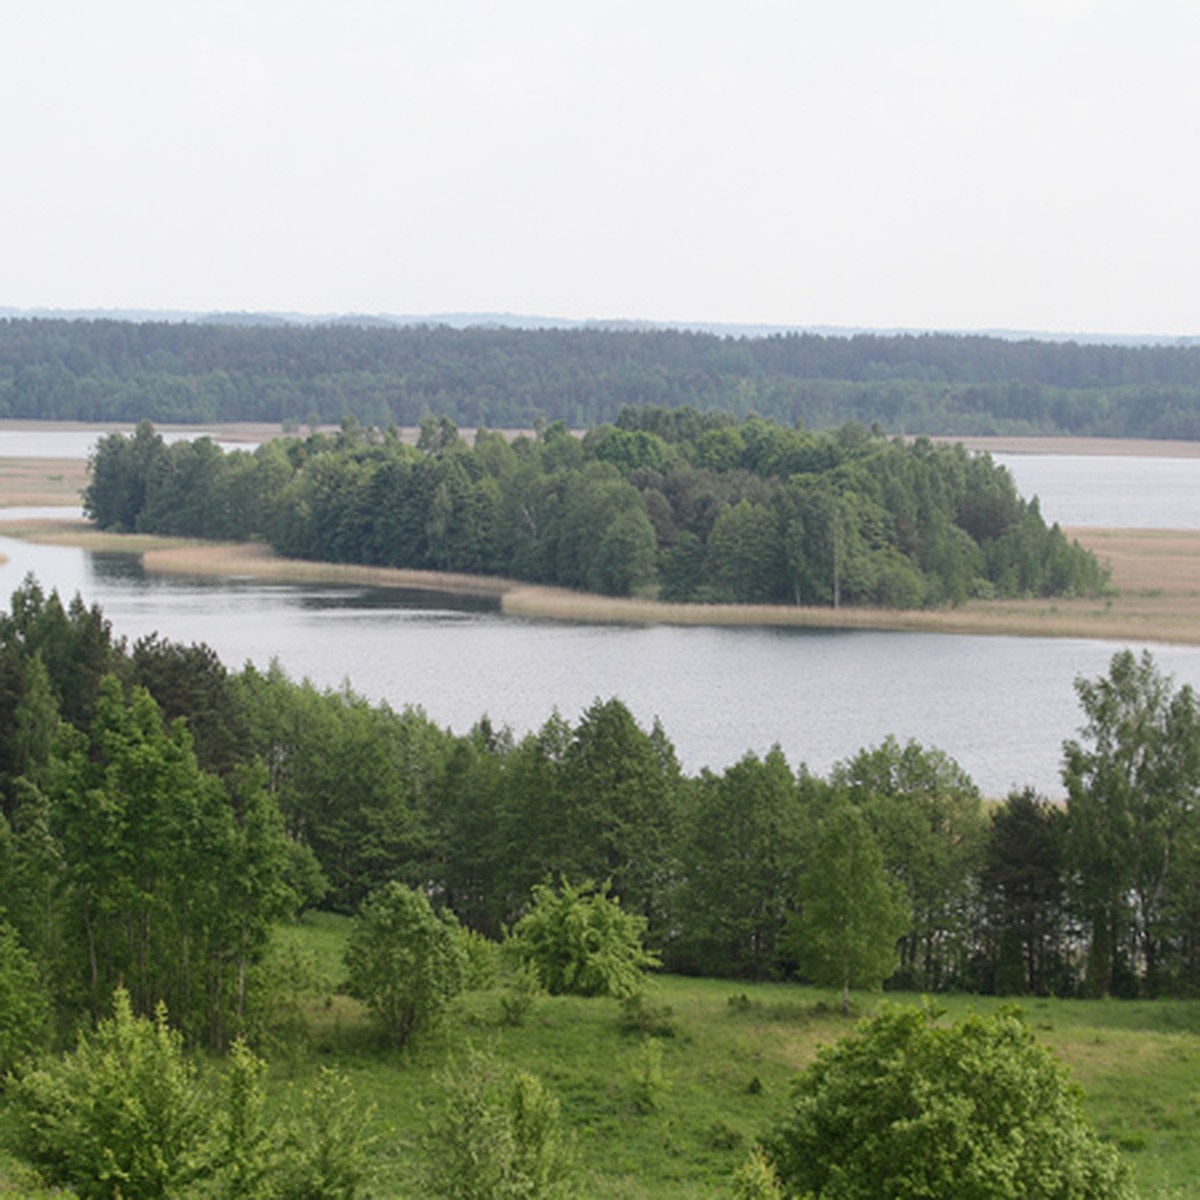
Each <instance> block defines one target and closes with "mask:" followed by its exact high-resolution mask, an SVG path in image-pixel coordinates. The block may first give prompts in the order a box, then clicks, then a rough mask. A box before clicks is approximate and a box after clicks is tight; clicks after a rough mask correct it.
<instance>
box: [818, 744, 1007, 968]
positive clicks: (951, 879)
mask: <svg viewBox="0 0 1200 1200" xmlns="http://www.w3.org/2000/svg"><path fill="white" fill-rule="evenodd" d="M830 779H831V782H832V783H833V785H834V788H835V790H841V791H843V792H844V794H845V796H846V798H847V799H849V800H850V801H851V802H852V803H853V804H854V805H856V806H857V807H859V808H860V809H861V811H862V813H863V815H864V816H865V817H866V820H867V824H868V825H869V827H870V829H871V832H872V833H873V834H874V836H875V839H876V841H877V842H878V845H879V848H880V850H881V851H882V853H883V861H884V866H885V867H886V869H887V871H888V873H889V874H890V875H891V877H892V878H893V879H895V880H896V881H897V882H898V883H899V884H900V885H901V886H902V887H903V889H904V894H905V897H906V899H907V900H908V904H909V907H910V909H911V913H912V922H911V927H910V932H909V933H907V934H906V935H905V936H904V937H903V938H902V939H901V941H900V946H899V949H900V969H899V973H898V976H897V979H896V982H898V983H900V984H901V985H902V986H906V987H917V988H921V989H922V990H926V991H939V990H944V989H946V988H948V987H952V986H955V985H956V984H957V983H958V982H959V981H960V980H961V979H962V978H963V977H964V976H965V974H966V973H967V971H968V969H969V964H970V959H971V952H972V935H973V929H972V924H971V917H972V912H973V910H972V905H971V902H972V899H973V896H974V891H975V877H976V872H977V871H978V869H979V864H980V860H981V857H982V854H983V851H984V847H985V844H986V837H987V820H986V817H985V815H984V811H983V801H982V798H981V797H980V795H979V789H978V788H977V787H976V786H975V784H974V783H973V782H972V781H971V779H970V777H969V776H968V775H967V774H966V773H965V772H964V771H963V770H962V768H961V767H959V765H958V764H957V763H956V762H955V761H954V760H953V759H951V758H950V757H948V756H947V755H946V754H944V753H943V752H942V751H940V750H934V749H927V748H925V747H923V746H921V745H920V744H919V743H918V742H915V741H909V742H907V743H905V744H904V745H903V746H902V745H900V743H899V742H898V741H897V740H896V739H895V738H893V737H889V738H886V739H885V740H884V741H883V743H882V744H881V745H879V746H876V747H873V748H871V749H868V750H863V751H860V752H859V753H858V754H857V755H855V756H854V758H852V759H850V760H849V761H848V762H846V763H841V764H838V765H837V766H835V767H834V769H833V771H832V773H831V776H830Z"/></svg>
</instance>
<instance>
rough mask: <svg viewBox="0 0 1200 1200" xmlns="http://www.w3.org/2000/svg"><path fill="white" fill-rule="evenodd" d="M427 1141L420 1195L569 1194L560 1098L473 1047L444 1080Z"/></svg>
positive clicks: (448, 1199) (504, 1198)
mask: <svg viewBox="0 0 1200 1200" xmlns="http://www.w3.org/2000/svg"><path fill="white" fill-rule="evenodd" d="M443 1089H444V1093H445V1100H444V1102H443V1105H442V1108H441V1111H440V1112H439V1113H438V1114H437V1115H436V1116H435V1118H434V1120H433V1123H432V1128H431V1130H430V1134H429V1137H428V1139H427V1144H426V1158H427V1166H426V1173H425V1180H424V1190H423V1193H422V1194H423V1195H426V1196H429V1197H431V1198H437V1200H567V1198H568V1197H570V1196H571V1195H573V1194H574V1189H573V1186H572V1154H571V1150H570V1146H569V1143H568V1141H567V1138H566V1136H565V1133H564V1131H563V1129H562V1126H561V1120H560V1115H559V1104H558V1101H557V1100H556V1099H555V1098H554V1097H553V1096H552V1095H551V1094H550V1093H549V1092H548V1091H547V1090H546V1088H545V1087H544V1086H543V1085H542V1083H541V1082H540V1081H539V1080H538V1079H537V1078H536V1077H535V1076H534V1075H531V1074H529V1072H527V1071H520V1070H513V1069H510V1068H502V1067H501V1066H500V1064H499V1063H498V1062H497V1061H496V1060H495V1059H493V1058H491V1057H489V1056H487V1055H485V1054H482V1053H479V1052H471V1053H470V1054H469V1055H468V1056H467V1058H466V1061H465V1062H461V1063H457V1064H455V1066H454V1067H453V1068H452V1070H450V1071H448V1072H447V1073H446V1076H445V1078H444V1081H443Z"/></svg>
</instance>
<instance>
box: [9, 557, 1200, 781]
mask: <svg viewBox="0 0 1200 1200" xmlns="http://www.w3.org/2000/svg"><path fill="white" fill-rule="evenodd" d="M0 552H2V553H4V554H7V555H8V556H9V561H8V562H7V563H5V564H4V565H3V566H0V594H2V595H4V596H8V595H9V594H11V592H12V590H13V589H14V588H15V587H17V586H18V585H19V584H20V582H21V580H22V578H23V577H24V575H25V574H26V572H28V571H33V572H35V573H36V575H37V577H38V579H39V580H40V581H41V582H42V584H43V586H44V587H46V588H50V587H55V588H57V589H58V590H59V592H60V594H61V595H63V596H64V597H67V596H70V595H73V594H74V593H75V592H76V591H78V592H80V593H81V594H82V595H83V597H84V598H85V600H87V601H88V602H89V603H92V602H95V603H98V604H100V606H101V607H102V608H103V610H104V612H105V614H106V616H107V617H108V618H109V620H110V621H111V622H112V624H113V628H114V630H115V632H116V633H118V634H119V635H122V636H126V637H129V638H136V637H138V636H141V635H142V634H145V633H149V632H152V631H158V632H159V633H160V634H161V635H162V636H164V637H167V638H170V639H173V640H177V641H183V642H194V641H205V642H207V643H209V645H211V646H212V647H213V649H215V650H216V651H217V653H218V654H219V655H220V656H221V658H222V660H223V661H224V662H226V663H227V664H228V665H229V666H230V667H232V668H240V667H241V666H242V665H243V664H244V663H246V662H253V663H254V664H256V665H257V666H259V667H266V666H267V665H268V664H269V663H270V662H271V660H272V659H278V660H279V662H280V663H281V664H282V666H283V667H284V669H285V670H286V671H287V672H288V674H289V675H290V676H292V677H293V678H297V679H299V678H302V677H307V678H310V679H312V680H313V682H314V683H316V684H318V685H320V686H323V687H338V686H340V685H342V684H343V683H344V682H347V681H348V682H349V683H350V684H351V685H352V687H353V688H354V690H355V691H357V692H359V693H361V694H363V695H365V696H367V697H369V698H370V699H372V700H376V701H378V700H386V701H388V702H389V703H390V704H392V705H393V706H394V707H402V706H404V705H407V704H415V705H419V706H421V707H422V708H423V709H424V710H425V712H426V713H428V715H429V716H430V717H431V718H432V719H433V720H435V721H436V722H437V723H438V724H439V725H442V726H447V727H450V728H452V729H454V730H455V731H456V732H462V731H465V730H466V729H468V728H470V726H471V725H472V724H473V723H474V722H475V721H476V720H477V719H478V718H479V717H480V716H482V715H483V714H485V713H486V714H488V715H489V716H490V717H491V718H492V719H493V721H495V722H497V723H500V724H505V725H509V726H511V727H512V728H513V730H514V731H515V732H516V733H518V734H522V733H525V732H527V731H529V730H531V729H534V728H537V727H538V726H540V725H541V724H542V723H543V722H544V721H545V720H546V718H547V717H548V716H549V715H550V713H551V712H552V710H554V709H555V708H557V710H558V711H559V712H560V713H561V714H562V715H563V716H564V717H566V718H567V719H568V720H571V721H574V720H575V719H576V718H577V717H578V716H579V714H580V713H581V712H582V711H583V710H584V709H585V708H586V707H587V706H588V704H590V703H591V702H592V700H594V699H595V698H597V697H602V698H607V697H609V696H619V697H620V698H621V699H622V700H624V701H625V703H626V704H628V705H629V707H630V709H631V710H632V711H633V713H634V714H635V716H636V717H637V718H638V720H639V721H640V722H642V723H643V724H644V725H648V724H649V723H650V722H651V721H653V720H654V719H655V718H656V717H657V718H660V719H661V720H662V723H663V727H664V728H665V730H666V732H667V734H668V736H669V737H670V739H671V741H672V742H673V743H674V745H675V747H676V750H677V751H678V753H679V757H680V760H681V762H682V763H683V766H684V768H685V769H686V770H687V771H689V772H697V771H699V770H700V769H701V768H703V767H710V768H712V769H714V770H721V769H723V768H724V767H725V766H727V765H729V764H730V763H732V762H734V761H736V760H737V759H738V758H740V757H741V756H742V755H743V754H744V753H746V752H747V751H754V752H755V753H758V754H762V753H764V752H765V751H767V750H768V749H769V748H770V747H771V746H772V745H773V744H775V743H778V744H779V745H780V746H781V747H782V748H783V750H784V752H785V753H786V754H787V756H788V759H789V761H790V762H791V763H792V764H793V765H799V764H800V763H802V762H803V763H807V765H808V766H809V768H810V769H812V770H813V771H815V772H817V773H818V774H825V773H826V772H827V771H828V770H829V768H830V767H831V766H832V765H833V764H834V763H835V762H837V761H839V760H841V759H845V758H848V757H850V756H852V755H853V754H855V753H856V752H857V751H858V750H859V749H861V748H863V747H865V746H870V745H875V744H878V743H879V742H880V741H882V740H883V739H884V738H885V737H886V736H887V735H888V734H895V735H896V736H897V737H898V738H900V739H901V740H905V739H908V738H916V739H917V740H918V741H920V742H922V743H923V744H925V745H927V746H937V747H939V748H940V749H942V750H944V751H946V753H948V754H950V755H951V756H952V757H954V758H955V759H956V760H957V761H958V762H959V763H960V764H961V765H962V766H963V767H964V768H965V769H966V770H967V771H968V773H969V774H970V775H971V776H972V777H973V778H974V779H975V781H976V782H977V783H978V784H979V785H980V787H981V788H982V789H983V790H984V791H985V793H987V794H989V795H995V796H1000V795H1003V794H1004V793H1005V792H1007V790H1008V789H1009V788H1010V787H1012V786H1022V785H1025V784H1032V785H1033V786H1035V787H1037V788H1038V789H1039V790H1041V791H1042V792H1044V793H1046V794H1049V795H1060V794H1061V791H1062V789H1061V785H1060V783H1059V775H1058V773H1059V766H1060V762H1061V747H1062V742H1063V740H1064V739H1065V738H1068V737H1071V736H1074V734H1075V733H1076V731H1077V727H1078V724H1079V714H1078V708H1077V704H1076V700H1075V694H1074V690H1073V681H1074V679H1075V678H1076V676H1078V675H1081V674H1082V675H1084V676H1089V677H1091V676H1097V675H1100V674H1102V673H1103V672H1104V671H1105V670H1106V669H1107V667H1108V663H1109V660H1110V659H1111V657H1112V654H1113V653H1114V652H1115V651H1116V649H1118V647H1117V646H1115V645H1113V644H1111V643H1105V642H1093V641H1077V640H1067V639H1051V640H1044V639H1022V638H983V637H962V636H943V635H937V634H908V633H871V632H859V631H824V630H822V631H814V632H805V631H797V630H770V629H687V628H675V627H671V626H652V627H649V628H641V627H629V628H626V627H612V626H594V625H584V624H563V623H558V622H541V621H528V620H521V619H515V618H508V617H501V616H500V615H499V614H498V613H497V612H495V611H489V610H488V609H486V608H483V607H480V606H477V605H476V606H471V605H463V606H458V607H447V606H446V601H445V599H444V598H443V597H440V596H438V597H434V596H428V595H422V594H420V593H409V592H401V591H396V590H392V589H362V588H349V587H347V588H329V587H321V588H316V587H291V586H274V585H272V586H265V585H262V584H258V583H250V582H245V581H243V582H238V581H233V582H230V583H227V582H219V583H218V582H214V581H206V580H197V579H177V578H167V577H157V576H152V575H150V576H148V575H144V574H143V573H142V571H141V569H140V566H139V565H138V562H137V559H136V558H133V557H131V556H128V555H111V554H95V555H92V554H87V553H85V552H84V551H81V550H75V549H71V548H65V547H51V546H35V545H31V544H27V543H24V542H20V541H17V540H14V539H7V538H0ZM1154 653H1155V655H1156V657H1157V658H1158V660H1159V662H1160V664H1161V665H1162V666H1163V668H1164V669H1165V670H1168V671H1170V672H1172V673H1173V674H1175V676H1176V677H1177V679H1178V680H1179V682H1189V683H1192V684H1194V685H1196V686H1200V649H1192V648H1180V647H1159V648H1156V649H1155V650H1154Z"/></svg>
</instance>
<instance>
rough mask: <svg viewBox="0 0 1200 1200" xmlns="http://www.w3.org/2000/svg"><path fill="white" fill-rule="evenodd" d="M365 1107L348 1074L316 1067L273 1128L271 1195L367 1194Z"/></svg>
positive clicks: (349, 1199) (325, 1197) (282, 1198)
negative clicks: (311, 1079) (274, 1154)
mask: <svg viewBox="0 0 1200 1200" xmlns="http://www.w3.org/2000/svg"><path fill="white" fill-rule="evenodd" d="M370 1116H371V1111H370V1110H364V1109H363V1107H362V1106H361V1105H360V1104H359V1103H358V1102H357V1101H356V1100H355V1098H354V1093H353V1091H352V1090H351V1087H350V1083H349V1080H348V1079H347V1078H346V1077H345V1076H342V1075H339V1074H337V1073H335V1072H333V1071H330V1070H327V1069H322V1070H321V1071H319V1072H318V1074H317V1078H316V1081H315V1082H314V1083H313V1085H312V1086H310V1087H308V1088H305V1089H303V1090H302V1091H301V1093H300V1095H299V1096H298V1097H296V1098H293V1101H292V1103H291V1105H290V1106H289V1108H288V1109H287V1111H286V1113H285V1115H284V1117H283V1119H282V1121H281V1125H280V1128H279V1131H278V1133H277V1134H276V1138H277V1145H278V1150H277V1158H276V1162H277V1165H276V1167H275V1168H274V1169H273V1170H272V1171H271V1173H270V1175H269V1179H270V1182H271V1187H272V1188H273V1190H272V1191H271V1192H270V1193H269V1195H270V1196H271V1197H272V1200H358V1198H359V1197H365V1196H367V1195H369V1194H370V1188H371V1181H372V1178H373V1175H374V1163H373V1161H372V1151H373V1148H374V1144H375V1139H374V1136H373V1135H372V1134H370V1133H369V1132H368V1120H369V1118H370Z"/></svg>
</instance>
